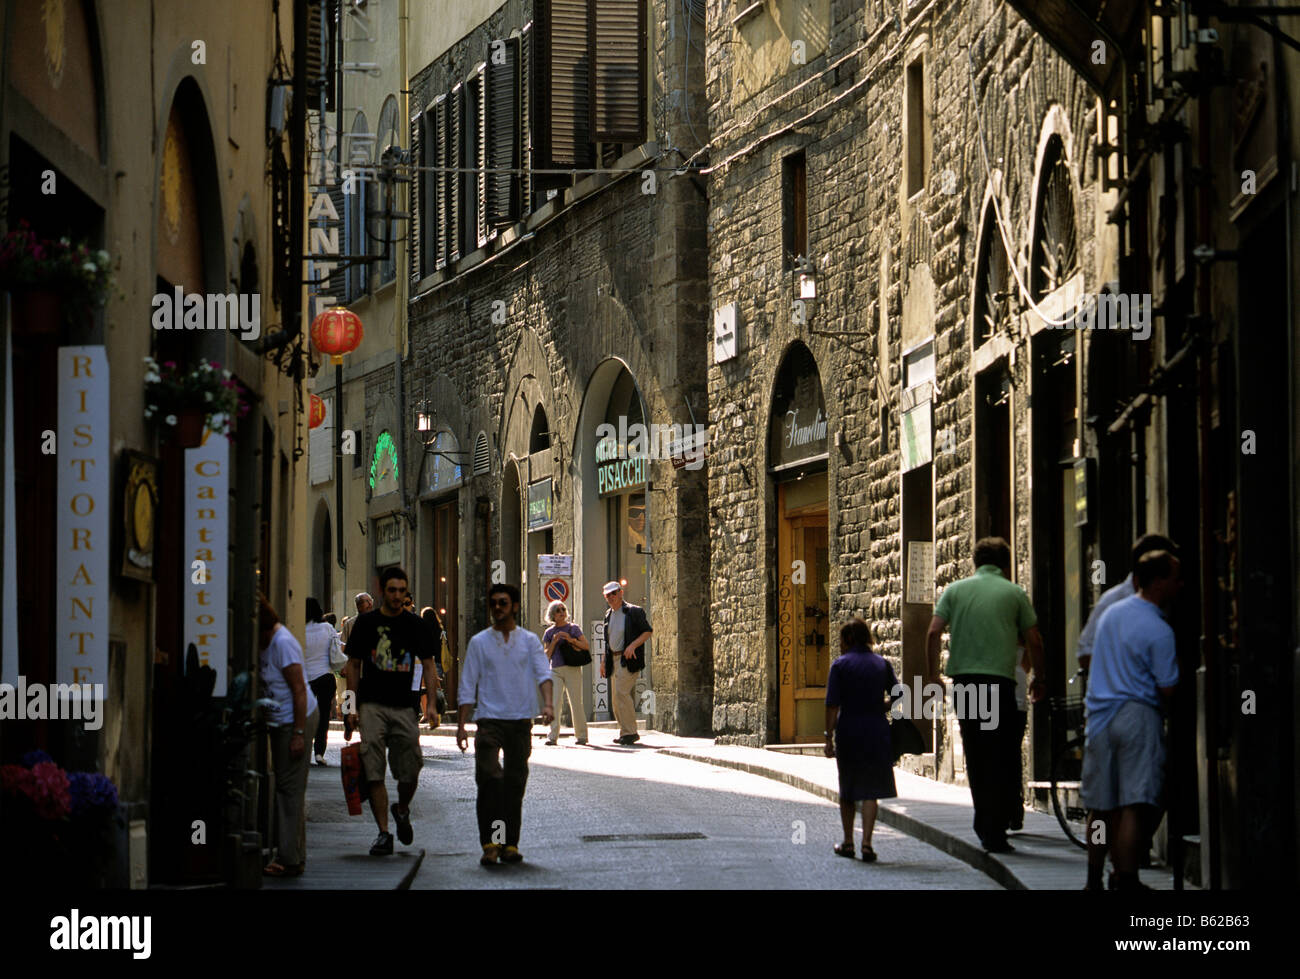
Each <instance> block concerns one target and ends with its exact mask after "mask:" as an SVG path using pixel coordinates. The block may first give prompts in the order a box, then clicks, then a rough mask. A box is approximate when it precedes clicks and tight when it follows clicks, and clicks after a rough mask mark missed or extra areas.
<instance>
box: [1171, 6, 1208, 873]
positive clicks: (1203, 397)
mask: <svg viewBox="0 0 1300 979" xmlns="http://www.w3.org/2000/svg"><path fill="white" fill-rule="evenodd" d="M1198 26H1199V18H1198ZM1197 62H1198V64H1197V73H1198V74H1199V75H1200V77H1201V79H1202V80H1203V81H1204V80H1205V79H1208V78H1209V77H1210V71H1209V68H1210V66H1209V64H1208V62H1207V59H1206V57H1205V56H1204V52H1203V51H1198V53H1197ZM1209 94H1210V93H1206V92H1204V91H1202V92H1200V93H1198V95H1197V98H1196V114H1197V120H1196V129H1197V132H1196V159H1197V165H1198V167H1199V168H1200V172H1201V173H1202V174H1209V173H1211V172H1212V169H1211V166H1212V164H1213V155H1212V153H1211V147H1210V116H1211V105H1210V100H1209V97H1208V95H1209ZM1171 163H1172V160H1171ZM1210 189H1211V188H1210V185H1209V183H1208V181H1205V180H1199V181H1197V187H1196V226H1195V228H1193V237H1192V240H1193V241H1210V240H1211V235H1212V231H1213V229H1212V228H1211V222H1210V209H1211V202H1210ZM1168 266H1169V268H1170V276H1171V277H1172V275H1173V263H1172V262H1170V263H1168ZM1213 268H1214V266H1213V263H1211V262H1204V263H1199V264H1198V266H1197V270H1196V302H1195V314H1196V315H1197V316H1198V317H1200V318H1203V321H1208V320H1209V319H1210V316H1211V309H1212V307H1211V301H1212V298H1213V297H1212V291H1211V281H1210V276H1211V274H1212V272H1213ZM1210 397H1211V384H1210V351H1209V350H1208V349H1206V347H1205V345H1200V348H1199V349H1198V350H1197V354H1196V455H1197V474H1196V482H1197V495H1198V502H1197V511H1198V514H1197V515H1198V524H1199V526H1198V528H1197V531H1198V541H1197V543H1198V549H1199V551H1200V563H1201V567H1200V586H1201V587H1200V592H1201V594H1200V601H1201V635H1200V652H1201V662H1202V663H1203V664H1204V666H1205V693H1206V696H1205V730H1206V732H1207V737H1206V741H1207V745H1206V748H1207V751H1208V754H1209V758H1208V759H1207V769H1208V771H1207V778H1206V786H1205V788H1206V795H1207V797H1208V800H1207V801H1208V805H1207V807H1206V809H1207V812H1208V813H1209V820H1208V822H1209V826H1203V827H1201V831H1202V832H1201V840H1202V845H1208V846H1209V854H1210V889H1211V890H1216V891H1217V890H1219V889H1220V887H1221V881H1220V876H1221V873H1220V871H1221V868H1220V854H1219V843H1220V841H1219V811H1218V809H1219V758H1218V755H1219V737H1218V717H1217V714H1218V710H1217V707H1218V704H1217V698H1218V695H1219V680H1220V676H1219V673H1220V671H1219V658H1218V650H1217V648H1216V645H1215V642H1216V640H1215V628H1214V608H1215V597H1216V596H1215V588H1216V580H1215V577H1214V567H1215V565H1214V534H1213V530H1212V528H1211V526H1210V521H1211V514H1210V494H1211V491H1212V482H1211V478H1210V466H1211V465H1212V464H1213V460H1212V459H1211V448H1210ZM1175 870H1176V876H1175V880H1179V879H1180V878H1181V873H1182V868H1175Z"/></svg>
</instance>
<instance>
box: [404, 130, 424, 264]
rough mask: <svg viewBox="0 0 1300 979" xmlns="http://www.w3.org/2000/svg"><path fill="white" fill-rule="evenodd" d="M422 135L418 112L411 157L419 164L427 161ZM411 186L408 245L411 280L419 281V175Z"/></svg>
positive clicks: (413, 132) (412, 133)
mask: <svg viewBox="0 0 1300 979" xmlns="http://www.w3.org/2000/svg"><path fill="white" fill-rule="evenodd" d="M422 135H423V134H422V133H421V132H420V116H419V114H418V113H417V114H416V115H413V116H411V159H412V160H414V161H415V163H416V165H417V166H419V165H421V164H423V163H424V162H425V156H424V154H425V152H426V148H425V144H424V140H423V139H421V136H422ZM410 188H411V205H410V207H409V208H408V209H407V210H408V211H409V212H410V215H411V216H410V218H409V219H408V220H409V222H410V224H409V226H408V227H409V239H408V245H409V248H410V261H411V281H412V282H419V281H420V279H421V278H423V266H422V264H421V259H422V257H423V256H422V253H421V249H420V232H421V231H422V230H425V229H424V228H423V224H424V222H423V221H421V220H420V218H421V214H420V208H421V207H422V206H424V201H423V199H422V197H423V195H422V193H421V191H422V187H421V186H420V178H419V176H418V175H417V176H416V178H415V179H414V180H412V181H411V183H410Z"/></svg>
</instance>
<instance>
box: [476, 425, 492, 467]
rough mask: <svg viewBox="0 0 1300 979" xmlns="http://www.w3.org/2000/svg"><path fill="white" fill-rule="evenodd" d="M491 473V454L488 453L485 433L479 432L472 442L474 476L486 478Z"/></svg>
mask: <svg viewBox="0 0 1300 979" xmlns="http://www.w3.org/2000/svg"><path fill="white" fill-rule="evenodd" d="M491 471H492V454H491V453H490V452H489V451H488V437H487V433H486V432H479V433H478V438H476V439H475V440H474V475H475V476H486V475H487V474H488V473H490V472H491Z"/></svg>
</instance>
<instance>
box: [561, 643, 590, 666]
mask: <svg viewBox="0 0 1300 979" xmlns="http://www.w3.org/2000/svg"><path fill="white" fill-rule="evenodd" d="M560 658H561V659H562V660H564V665H565V666H586V665H587V664H588V663H590V662H591V648H590V647H588V648H587V649H578V648H577V647H575V646H574V645H573V643H570V642H565V643H564V645H562V646H561V647H560Z"/></svg>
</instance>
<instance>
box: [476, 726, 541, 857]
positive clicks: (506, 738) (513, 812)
mask: <svg viewBox="0 0 1300 979" xmlns="http://www.w3.org/2000/svg"><path fill="white" fill-rule="evenodd" d="M476 723H477V724H478V732H477V733H476V734H475V735H474V781H475V782H476V783H477V784H478V841H479V844H480V845H481V846H486V845H487V844H489V843H499V844H505V845H506V846H518V845H519V825H520V823H521V822H522V821H523V809H524V786H525V785H527V784H528V756H529V755H530V754H532V751H533V742H532V732H533V722H532V719H531V718H525V719H524V720H522V721H496V720H491V719H486V720H480V721H477V722H476ZM503 755H504V757H505V763H504V765H503V764H502V760H501V758H502V756H503Z"/></svg>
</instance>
